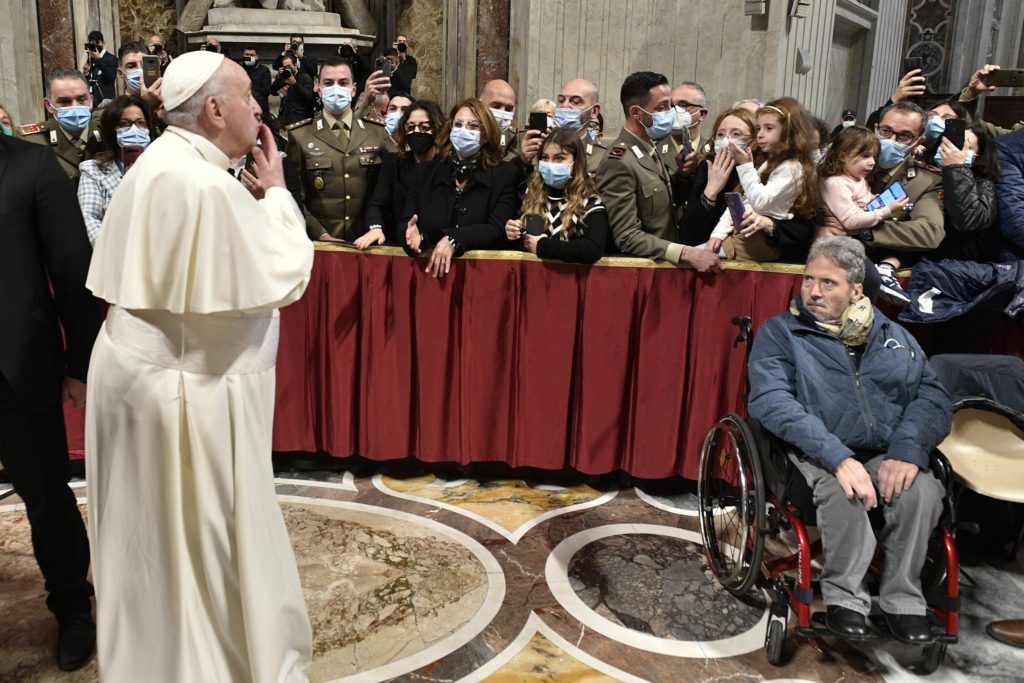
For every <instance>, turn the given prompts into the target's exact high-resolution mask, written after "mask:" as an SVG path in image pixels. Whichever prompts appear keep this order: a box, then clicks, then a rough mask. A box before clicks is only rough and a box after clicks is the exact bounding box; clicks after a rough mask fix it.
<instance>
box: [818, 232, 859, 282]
mask: <svg viewBox="0 0 1024 683" xmlns="http://www.w3.org/2000/svg"><path fill="white" fill-rule="evenodd" d="M819 256H820V257H822V258H826V259H828V260H829V261H832V262H833V263H835V264H836V265H837V266H839V267H840V268H842V269H843V270H844V271H846V280H847V282H849V283H850V284H851V285H861V284H864V259H865V256H864V244H863V243H862V242H860V240H855V239H853V238H852V237H822V238H821V239H818V240H815V241H814V244H812V245H811V250H810V252H809V253H808V254H807V262H808V263H810V262H811V260H813V259H815V258H818V257H819Z"/></svg>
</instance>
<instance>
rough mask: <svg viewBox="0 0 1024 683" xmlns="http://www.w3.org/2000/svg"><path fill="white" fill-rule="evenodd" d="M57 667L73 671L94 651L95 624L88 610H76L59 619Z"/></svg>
mask: <svg viewBox="0 0 1024 683" xmlns="http://www.w3.org/2000/svg"><path fill="white" fill-rule="evenodd" d="M59 624H60V631H59V632H58V634H57V668H58V669H60V670H61V671H75V670H76V669H81V668H82V667H83V666H85V665H86V664H87V663H88V662H89V660H90V659H92V655H93V652H95V651H96V624H94V623H93V621H92V615H91V614H90V613H89V612H76V613H74V614H70V615H68V616H66V617H63V618H61V619H60V620H59Z"/></svg>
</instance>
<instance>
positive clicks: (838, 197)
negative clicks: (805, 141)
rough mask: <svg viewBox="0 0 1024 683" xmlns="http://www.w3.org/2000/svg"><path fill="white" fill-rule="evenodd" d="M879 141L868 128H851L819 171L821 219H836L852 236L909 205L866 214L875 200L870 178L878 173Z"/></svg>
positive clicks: (893, 204) (902, 203)
mask: <svg viewBox="0 0 1024 683" xmlns="http://www.w3.org/2000/svg"><path fill="white" fill-rule="evenodd" d="M877 155H878V137H877V136H876V135H875V134H874V133H873V132H872V131H870V130H868V129H867V128H863V127H860V126H850V127H849V128H846V129H844V130H843V131H842V132H841V133H840V134H839V135H838V136H837V137H836V139H835V141H834V142H833V143H832V147H831V148H830V149H829V150H828V154H827V155H826V156H825V160H824V161H822V163H821V167H820V168H819V169H818V177H819V178H821V181H820V186H819V189H820V191H821V212H820V218H821V219H825V218H827V217H829V216H834V217H835V218H836V220H838V221H839V222H840V224H842V226H843V229H844V230H846V232H847V233H848V234H851V235H855V234H857V233H858V232H860V231H861V230H863V229H865V228H872V227H874V226H876V225H878V224H879V223H881V222H882V221H884V220H885V219H887V218H889V217H890V216H892V215H893V214H894V213H897V212H898V211H901V210H902V209H903V208H904V207H905V206H906V205H907V198H906V197H904V198H902V199H899V200H897V201H894V202H891V203H890V204H887V205H886V206H883V207H882V208H881V209H876V210H874V211H865V210H864V207H866V206H867V205H868V203H869V202H870V201H871V200H872V199H874V196H875V195H874V193H872V192H871V188H870V187H869V186H868V181H867V178H868V177H869V176H870V175H871V173H872V172H873V171H874V170H875V157H876V156H877Z"/></svg>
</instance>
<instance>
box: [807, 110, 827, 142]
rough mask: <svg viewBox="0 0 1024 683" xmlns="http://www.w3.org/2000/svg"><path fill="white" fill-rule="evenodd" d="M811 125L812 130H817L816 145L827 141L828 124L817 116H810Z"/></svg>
mask: <svg viewBox="0 0 1024 683" xmlns="http://www.w3.org/2000/svg"><path fill="white" fill-rule="evenodd" d="M811 126H813V128H814V130H816V131H818V147H821V146H822V145H824V144H825V143H827V142H828V136H829V129H828V124H827V123H825V122H824V121H822V120H821V119H820V118H818V117H817V116H812V117H811Z"/></svg>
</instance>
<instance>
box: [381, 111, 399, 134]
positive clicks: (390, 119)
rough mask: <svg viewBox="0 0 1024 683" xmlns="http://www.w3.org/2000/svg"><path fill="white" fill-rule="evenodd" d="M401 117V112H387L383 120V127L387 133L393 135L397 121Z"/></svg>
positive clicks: (396, 127)
mask: <svg viewBox="0 0 1024 683" xmlns="http://www.w3.org/2000/svg"><path fill="white" fill-rule="evenodd" d="M401 119H402V112H400V111H393V112H390V113H388V116H387V118H386V119H385V120H384V128H386V129H387V131H388V135H394V134H395V131H396V130H398V122H399V121H400V120H401Z"/></svg>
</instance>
